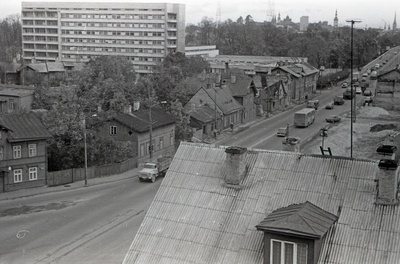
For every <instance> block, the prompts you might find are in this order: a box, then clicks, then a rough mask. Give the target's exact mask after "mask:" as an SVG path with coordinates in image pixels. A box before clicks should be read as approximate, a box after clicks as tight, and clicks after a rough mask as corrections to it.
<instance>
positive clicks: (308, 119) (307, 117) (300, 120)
mask: <svg viewBox="0 0 400 264" xmlns="http://www.w3.org/2000/svg"><path fill="white" fill-rule="evenodd" d="M314 119H315V109H313V108H304V109H301V110H300V111H297V112H296V113H294V126H295V127H308V126H309V125H311V124H312V123H314Z"/></svg>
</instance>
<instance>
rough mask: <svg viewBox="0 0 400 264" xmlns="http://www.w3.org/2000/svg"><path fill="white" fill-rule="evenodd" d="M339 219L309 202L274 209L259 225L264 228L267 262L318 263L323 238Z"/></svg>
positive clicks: (268, 263) (273, 263) (271, 263)
mask: <svg viewBox="0 0 400 264" xmlns="http://www.w3.org/2000/svg"><path fill="white" fill-rule="evenodd" d="M337 219H338V217H337V216H335V215H333V214H331V213H329V212H327V211H325V210H323V209H321V208H320V207H318V206H316V205H314V204H312V203H310V202H305V203H302V204H292V205H289V206H288V207H284V208H279V209H277V210H275V211H273V212H272V213H271V214H269V215H268V216H267V217H266V218H265V219H264V220H263V221H261V223H260V224H258V225H257V226H256V228H257V229H258V230H260V231H263V232H264V263H265V264H286V263H296V264H316V263H317V262H318V259H317V258H318V257H317V256H319V250H320V248H321V245H322V241H323V238H324V237H325V234H326V233H327V232H328V230H329V229H330V228H331V226H332V225H333V224H334V223H335V222H336V221H337Z"/></svg>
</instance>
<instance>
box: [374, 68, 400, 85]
mask: <svg viewBox="0 0 400 264" xmlns="http://www.w3.org/2000/svg"><path fill="white" fill-rule="evenodd" d="M377 78H378V81H389V82H390V81H397V82H398V81H400V67H396V68H394V69H391V70H389V71H386V72H383V73H381V74H379V75H378V76H377Z"/></svg>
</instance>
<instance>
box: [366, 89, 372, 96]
mask: <svg viewBox="0 0 400 264" xmlns="http://www.w3.org/2000/svg"><path fill="white" fill-rule="evenodd" d="M364 95H365V96H371V95H372V92H371V91H370V90H365V91H364Z"/></svg>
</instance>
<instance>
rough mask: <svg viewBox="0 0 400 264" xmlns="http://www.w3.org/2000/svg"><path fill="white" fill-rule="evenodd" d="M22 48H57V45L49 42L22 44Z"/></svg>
mask: <svg viewBox="0 0 400 264" xmlns="http://www.w3.org/2000/svg"><path fill="white" fill-rule="evenodd" d="M24 49H41V50H58V45H51V44H47V45H46V44H24Z"/></svg>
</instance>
